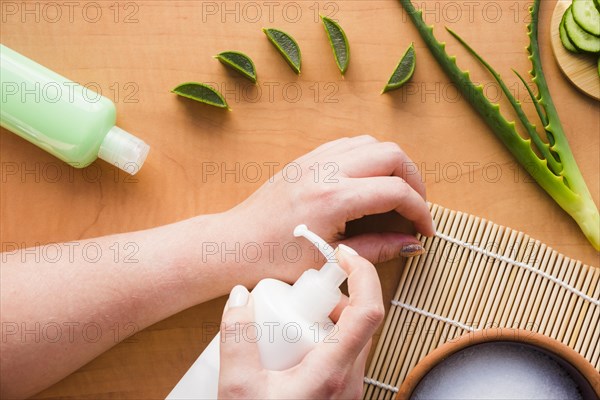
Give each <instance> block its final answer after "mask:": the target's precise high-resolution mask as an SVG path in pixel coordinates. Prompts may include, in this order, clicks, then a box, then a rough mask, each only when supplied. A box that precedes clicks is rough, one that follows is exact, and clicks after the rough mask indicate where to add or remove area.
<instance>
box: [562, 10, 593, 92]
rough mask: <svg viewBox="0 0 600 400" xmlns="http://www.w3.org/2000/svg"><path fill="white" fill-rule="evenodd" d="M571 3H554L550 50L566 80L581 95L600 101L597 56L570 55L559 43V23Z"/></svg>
mask: <svg viewBox="0 0 600 400" xmlns="http://www.w3.org/2000/svg"><path fill="white" fill-rule="evenodd" d="M571 3H572V1H571V0H559V1H558V2H557V3H556V7H555V8H554V12H553V13H552V22H551V38H552V50H553V51H554V56H555V57H556V61H557V62H558V65H559V66H560V69H561V70H562V71H563V72H564V74H565V75H566V76H567V78H569V80H570V81H571V82H573V84H574V85H575V86H576V87H577V88H579V89H580V90H581V91H582V92H583V93H585V94H587V95H589V96H592V97H593V98H594V99H596V100H600V75H598V56H597V55H591V54H575V53H571V52H570V51H568V50H567V49H565V48H564V46H563V45H562V43H561V41H560V32H559V26H560V21H561V19H562V16H563V14H564V13H565V11H566V10H567V8H569V6H570V5H571Z"/></svg>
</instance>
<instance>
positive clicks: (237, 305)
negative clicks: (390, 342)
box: [219, 245, 384, 399]
mask: <svg viewBox="0 0 600 400" xmlns="http://www.w3.org/2000/svg"><path fill="white" fill-rule="evenodd" d="M340 249H341V250H342V251H339V252H338V253H337V257H338V261H339V263H340V266H341V267H342V268H344V270H345V271H346V272H347V273H348V291H349V294H350V298H349V300H348V299H344V301H343V302H342V304H343V305H341V306H340V307H338V309H337V310H336V311H335V312H334V315H332V318H333V319H334V320H337V328H338V330H337V333H336V335H335V338H336V339H337V341H336V342H335V343H323V342H321V343H319V344H318V345H317V347H315V348H314V349H313V350H312V351H310V352H309V353H308V354H307V355H306V356H305V357H304V359H303V360H302V362H301V363H300V364H298V365H297V366H295V367H292V368H290V369H288V370H285V371H268V370H265V369H263V367H262V366H261V362H260V356H259V352H258V345H257V344H256V343H255V342H248V341H244V340H236V339H239V338H236V337H233V336H232V335H230V334H229V333H230V332H231V331H232V330H233V328H234V327H235V330H236V331H240V330H244V329H251V327H252V324H253V322H254V309H253V301H252V295H251V294H249V293H248V291H247V290H245V289H244V288H243V287H240V286H238V287H236V288H234V290H233V291H232V295H231V296H230V298H229V301H228V305H227V306H226V308H225V311H224V313H223V323H222V324H221V327H222V328H221V338H222V339H221V344H220V347H221V350H220V352H221V366H220V377H219V398H223V399H229V398H239V399H310V398H315V399H316V398H319V399H325V398H327V399H331V398H334V399H358V398H360V397H361V395H362V389H363V376H364V371H365V364H366V360H367V356H368V354H369V349H370V346H371V337H372V336H373V334H374V333H375V331H376V330H377V328H378V327H379V325H380V324H381V321H382V319H383V315H384V307H383V301H382V297H381V286H380V284H379V278H378V276H377V272H376V271H375V268H374V267H373V264H371V263H370V262H369V261H367V260H365V259H364V258H362V257H360V256H358V255H355V254H353V250H352V249H344V246H343V245H342V246H340ZM338 317H339V318H338Z"/></svg>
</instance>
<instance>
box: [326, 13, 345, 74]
mask: <svg viewBox="0 0 600 400" xmlns="http://www.w3.org/2000/svg"><path fill="white" fill-rule="evenodd" d="M321 20H322V21H323V26H324V27H325V32H327V37H328V38H329V43H330V44H331V48H332V50H333V55H334V57H335V63H336V64H337V66H338V68H339V69H340V72H341V73H342V75H344V74H345V73H346V70H347V69H348V64H350V45H349V44H348V38H347V37H346V33H345V32H344V30H343V29H342V27H341V26H340V25H339V24H338V23H337V22H335V21H334V20H332V19H331V18H327V17H325V16H321Z"/></svg>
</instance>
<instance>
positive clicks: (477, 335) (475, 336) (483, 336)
mask: <svg viewBox="0 0 600 400" xmlns="http://www.w3.org/2000/svg"><path fill="white" fill-rule="evenodd" d="M490 342H505V343H506V342H517V343H519V344H524V345H529V346H531V347H533V348H535V349H536V350H538V351H541V352H543V353H545V354H547V355H549V356H550V357H552V358H553V359H554V360H555V361H556V362H558V364H559V365H560V366H561V367H562V368H563V369H564V370H565V371H566V372H568V373H569V375H570V376H571V378H572V379H573V380H574V382H575V383H576V384H577V385H578V386H579V389H580V391H581V395H582V397H583V399H598V398H600V374H599V373H598V371H596V369H595V368H594V367H593V366H592V364H590V363H589V362H588V361H587V360H586V359H585V358H583V356H582V355H581V354H579V353H577V352H576V351H575V350H573V349H571V348H570V347H567V346H566V345H564V344H562V343H560V342H559V341H557V340H554V339H552V338H549V337H547V336H544V335H542V334H540V333H536V332H532V331H528V330H521V329H508V328H491V329H484V330H481V331H476V332H470V333H467V334H465V335H463V336H461V337H459V338H457V339H454V340H451V341H448V342H446V343H444V344H443V345H441V346H440V347H438V348H437V349H435V350H434V351H432V352H431V353H429V354H428V355H427V356H426V357H425V358H423V360H421V362H419V363H418V364H417V365H416V366H415V368H413V370H412V371H411V372H410V373H409V374H408V376H407V377H406V379H405V380H404V382H402V385H401V386H400V390H399V391H398V394H397V396H396V399H397V400H404V399H410V397H411V395H412V393H413V392H414V390H415V389H416V387H417V386H418V385H419V383H420V382H421V380H422V379H423V378H424V377H425V376H426V375H427V374H428V373H429V371H431V370H432V369H433V368H434V367H435V366H437V365H438V364H439V363H441V362H442V361H444V360H445V359H446V358H448V357H450V356H451V355H453V354H455V353H457V352H459V351H461V350H463V349H465V348H467V347H470V346H475V345H478V344H482V343H490Z"/></svg>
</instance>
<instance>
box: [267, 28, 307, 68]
mask: <svg viewBox="0 0 600 400" xmlns="http://www.w3.org/2000/svg"><path fill="white" fill-rule="evenodd" d="M263 32H264V33H265V35H267V38H269V41H270V42H271V43H272V44H273V46H275V48H276V49H277V51H279V53H281V55H282V56H283V58H284V59H285V61H286V62H287V63H288V64H289V66H290V67H291V68H292V70H293V71H294V72H295V73H296V74H298V75H300V67H301V66H302V54H301V53H300V46H298V43H297V42H296V41H295V40H294V38H293V37H291V36H290V35H289V34H287V33H285V32H283V31H280V30H279V29H273V28H268V29H267V28H264V29H263Z"/></svg>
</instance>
